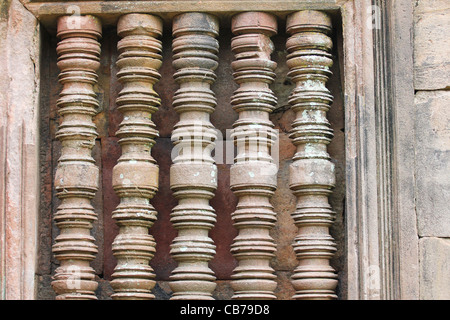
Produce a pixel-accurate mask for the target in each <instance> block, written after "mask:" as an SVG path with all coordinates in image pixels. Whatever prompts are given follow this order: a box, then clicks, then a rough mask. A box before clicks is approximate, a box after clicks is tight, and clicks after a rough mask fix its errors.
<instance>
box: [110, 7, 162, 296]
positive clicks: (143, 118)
mask: <svg viewBox="0 0 450 320" xmlns="http://www.w3.org/2000/svg"><path fill="white" fill-rule="evenodd" d="M117 32H118V34H119V36H121V37H122V39H121V40H120V41H119V42H118V45H117V46H118V52H119V59H118V61H117V66H118V67H119V72H118V74H117V76H118V79H119V81H120V82H121V83H122V84H123V88H122V90H121V91H120V93H119V96H118V98H117V99H116V103H117V106H118V109H119V111H120V112H122V114H123V120H122V122H121V123H120V125H119V130H118V131H117V132H116V136H117V137H118V138H119V141H118V142H119V144H120V146H121V147H122V155H121V157H120V158H119V160H118V162H117V164H116V165H115V166H114V169H113V174H112V183H113V188H114V190H115V191H116V193H117V195H118V196H119V197H120V198H121V201H120V204H119V205H118V206H117V208H116V210H115V211H114V212H113V218H114V219H115V220H116V222H117V225H118V226H119V234H118V235H117V237H116V238H115V240H114V242H113V244H112V250H113V253H114V256H115V257H116V259H117V266H116V268H115V269H114V273H113V274H112V278H113V281H111V286H112V287H113V289H114V291H115V293H114V294H113V295H112V298H113V299H133V300H134V299H153V298H154V297H155V296H154V295H153V293H152V292H151V290H152V289H153V287H154V286H155V281H154V280H153V279H154V278H155V274H154V271H153V269H152V267H151V266H150V265H149V261H150V260H151V259H152V258H153V256H154V253H155V251H156V249H155V247H156V243H155V240H154V238H153V236H152V235H150V234H149V228H151V227H152V226H153V224H154V222H155V220H156V218H157V211H156V210H155V208H154V207H153V206H152V205H151V204H150V199H151V198H153V197H154V195H155V193H156V192H157V190H158V175H159V168H158V165H157V163H156V161H155V159H154V158H153V157H152V156H151V148H152V147H153V145H154V144H155V138H156V137H157V136H158V130H157V129H156V126H155V124H154V123H153V121H152V120H151V118H152V115H153V113H154V112H155V111H156V110H157V109H158V107H159V105H160V98H159V96H158V94H157V93H156V92H155V91H154V89H153V85H154V84H155V83H156V82H157V81H158V80H159V78H160V74H159V73H158V69H159V67H160V66H161V64H162V61H161V60H162V57H161V50H162V44H161V41H160V40H159V39H158V38H159V37H160V36H161V35H162V20H161V19H160V18H159V17H157V16H153V15H148V14H128V15H123V16H122V17H121V18H120V19H119V22H118V25H117Z"/></svg>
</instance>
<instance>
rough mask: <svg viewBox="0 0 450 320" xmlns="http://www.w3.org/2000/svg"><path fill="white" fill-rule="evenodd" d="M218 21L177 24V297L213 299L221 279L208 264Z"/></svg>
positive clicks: (193, 16)
mask: <svg viewBox="0 0 450 320" xmlns="http://www.w3.org/2000/svg"><path fill="white" fill-rule="evenodd" d="M218 32H219V23H218V19H217V18H216V17H214V16H212V15H210V14H205V13H195V12H194V13H184V14H180V15H178V16H176V17H175V18H174V20H173V37H174V39H173V66H174V68H175V69H176V72H175V74H174V78H175V80H176V82H177V83H178V84H179V86H180V87H179V89H178V90H177V91H176V92H175V95H174V99H173V107H174V109H175V110H176V112H177V113H178V114H179V116H180V120H179V122H178V123H177V124H176V125H175V127H174V131H173V133H172V141H173V143H174V152H173V155H174V156H173V165H172V166H171V168H170V185H171V189H172V190H173V194H174V196H175V198H176V199H177V200H178V205H177V206H176V207H175V208H174V209H173V211H172V214H171V222H172V223H173V226H174V228H175V229H176V230H177V231H178V235H177V237H176V238H175V239H174V240H173V243H172V245H171V251H170V252H171V255H172V257H173V258H174V260H175V261H176V262H177V263H178V266H177V268H175V270H173V272H172V274H171V276H170V283H169V284H170V287H171V289H172V291H173V296H172V298H171V299H199V300H200V299H213V298H212V292H213V291H214V289H215V287H216V284H215V282H214V281H215V279H216V278H215V275H214V272H213V271H212V270H211V269H210V268H209V266H208V263H209V261H210V260H211V259H212V258H213V256H214V255H215V248H216V247H215V245H214V243H213V240H212V239H211V238H210V237H209V230H210V229H211V228H212V227H213V226H214V224H215V222H216V214H215V211H214V209H213V208H212V207H211V206H210V204H209V200H210V199H211V198H212V197H213V196H214V191H215V189H216V188H217V168H216V165H215V163H214V159H213V158H212V157H211V152H212V149H213V148H214V146H215V140H216V130H215V129H214V127H213V125H212V124H211V122H210V114H211V113H212V112H213V111H214V108H215V106H216V98H215V95H214V93H213V91H212V90H211V89H210V86H211V84H212V83H213V82H214V81H215V79H216V76H215V73H214V70H215V69H216V68H217V66H218V57H217V54H218V50H219V44H218V41H217V40H216V39H215V37H217V36H218Z"/></svg>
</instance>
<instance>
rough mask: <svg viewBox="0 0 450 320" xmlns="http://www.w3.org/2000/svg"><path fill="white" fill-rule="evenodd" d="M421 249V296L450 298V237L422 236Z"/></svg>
mask: <svg viewBox="0 0 450 320" xmlns="http://www.w3.org/2000/svg"><path fill="white" fill-rule="evenodd" d="M419 251H420V298H421V299H424V300H447V299H450V239H439V238H428V237H427V238H422V239H420V240H419Z"/></svg>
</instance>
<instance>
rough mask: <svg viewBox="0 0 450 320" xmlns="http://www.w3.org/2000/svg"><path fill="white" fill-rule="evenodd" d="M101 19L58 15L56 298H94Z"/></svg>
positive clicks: (95, 284) (95, 283) (54, 282)
mask: <svg viewBox="0 0 450 320" xmlns="http://www.w3.org/2000/svg"><path fill="white" fill-rule="evenodd" d="M101 31H102V28H101V24H100V21H99V20H98V19H97V18H96V17H93V16H75V17H73V16H63V17H60V18H59V19H58V31H57V36H58V37H59V38H60V39H61V41H60V42H59V43H58V47H57V53H58V63H57V64H58V67H59V69H60V70H61V73H60V75H59V81H60V83H61V84H62V85H63V89H62V91H61V93H60V98H59V100H58V102H57V107H58V109H59V110H58V112H59V115H60V117H61V122H60V125H59V129H58V131H57V133H56V137H57V138H58V139H59V141H61V146H62V149H61V156H60V158H59V160H58V166H57V170H56V175H55V188H56V192H57V197H58V198H59V199H60V200H61V204H60V205H59V207H58V209H57V212H56V213H55V215H54V220H55V222H56V225H57V226H58V228H59V229H60V234H59V235H58V236H57V237H56V239H55V244H54V245H53V253H54V254H55V257H56V259H58V260H59V261H60V263H61V264H60V266H59V267H58V268H57V269H56V272H55V276H54V281H53V282H52V287H53V289H54V290H55V292H56V294H57V297H56V298H57V299H96V296H95V290H96V288H97V282H96V281H95V273H94V269H93V268H92V267H91V266H90V261H92V260H93V259H94V258H95V255H96V253H97V246H96V245H95V243H94V242H95V239H94V238H93V237H92V236H91V234H90V230H91V228H92V223H93V222H94V221H96V219H97V215H96V213H95V212H94V208H93V207H92V205H91V203H90V201H91V199H92V198H93V197H94V194H95V192H96V190H97V188H98V176H99V172H98V168H97V166H96V165H95V161H94V159H93V158H92V156H91V151H92V148H93V146H94V144H95V138H96V137H97V132H96V128H95V125H94V123H93V121H92V117H93V116H94V115H95V113H96V109H98V101H97V99H96V94H95V92H94V90H93V86H94V85H95V84H96V82H97V74H96V70H97V69H98V68H99V66H100V43H99V42H98V38H99V37H100V36H101Z"/></svg>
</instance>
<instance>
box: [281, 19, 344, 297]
mask: <svg viewBox="0 0 450 320" xmlns="http://www.w3.org/2000/svg"><path fill="white" fill-rule="evenodd" d="M286 31H287V32H288V34H289V35H290V37H289V38H288V39H287V41H286V48H287V51H288V53H289V54H288V56H287V62H286V63H287V65H288V66H289V69H290V71H289V75H290V76H291V77H292V80H293V81H294V82H295V84H296V87H295V89H294V90H293V91H292V94H291V96H290V98H289V104H290V105H291V108H292V110H293V111H294V112H295V113H296V118H295V120H294V122H293V123H292V130H291V134H290V138H291V139H292V142H293V144H294V145H295V146H296V147H297V152H296V153H295V155H294V157H293V162H292V164H291V166H290V177H289V183H290V189H291V190H292V193H293V194H294V195H295V196H296V197H297V206H296V209H295V211H294V212H293V213H292V218H293V220H294V224H295V225H296V226H297V227H298V234H297V236H296V237H295V239H294V242H293V248H294V251H295V254H296V256H297V260H298V266H297V268H295V270H294V274H293V276H292V284H293V286H294V288H295V295H294V296H293V299H335V298H337V295H336V294H335V289H336V286H337V282H338V281H337V274H336V273H335V270H334V269H333V267H332V266H331V264H330V260H331V258H332V257H333V255H334V253H335V251H336V243H335V241H334V239H333V238H332V237H331V235H330V233H329V232H330V227H331V226H332V225H333V222H334V219H335V212H334V211H333V209H332V207H331V205H330V203H329V199H328V198H329V195H331V194H332V189H333V188H334V186H335V166H334V163H333V162H332V161H331V157H330V155H329V153H328V152H327V146H328V144H329V143H330V141H331V139H332V137H333V131H332V130H331V125H330V123H329V121H328V119H327V112H328V111H329V109H330V105H331V103H332V101H333V96H332V95H331V93H330V91H329V90H328V88H327V87H326V83H327V81H328V79H329V77H330V76H331V66H332V65H333V59H332V54H331V49H332V47H333V40H332V38H331V37H330V36H329V34H330V33H331V17H330V16H329V15H327V14H326V13H324V12H321V11H314V10H306V11H298V12H295V13H292V14H290V15H289V16H288V17H287V21H286Z"/></svg>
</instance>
